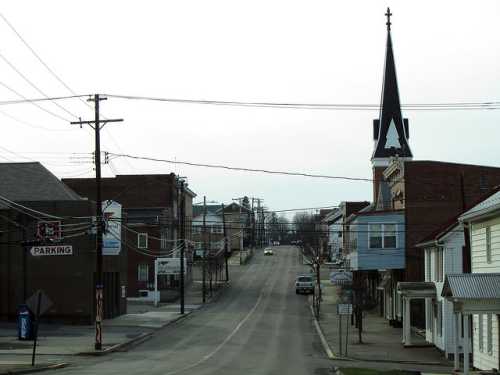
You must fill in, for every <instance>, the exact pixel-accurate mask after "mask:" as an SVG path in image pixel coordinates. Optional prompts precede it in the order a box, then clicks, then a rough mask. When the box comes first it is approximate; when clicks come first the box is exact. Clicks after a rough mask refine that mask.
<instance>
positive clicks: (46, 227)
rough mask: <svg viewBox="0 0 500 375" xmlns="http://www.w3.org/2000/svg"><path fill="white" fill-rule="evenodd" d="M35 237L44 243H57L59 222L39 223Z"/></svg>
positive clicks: (59, 237)
mask: <svg viewBox="0 0 500 375" xmlns="http://www.w3.org/2000/svg"><path fill="white" fill-rule="evenodd" d="M36 237H37V238H38V239H39V240H44V241H47V240H51V241H59V240H60V239H61V222H60V221H39V222H38V223H37V227H36Z"/></svg>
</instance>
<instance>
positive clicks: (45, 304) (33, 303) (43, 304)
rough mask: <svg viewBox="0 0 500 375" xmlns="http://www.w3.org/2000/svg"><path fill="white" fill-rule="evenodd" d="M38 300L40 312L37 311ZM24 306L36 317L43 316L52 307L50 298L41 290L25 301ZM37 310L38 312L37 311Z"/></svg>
mask: <svg viewBox="0 0 500 375" xmlns="http://www.w3.org/2000/svg"><path fill="white" fill-rule="evenodd" d="M39 298H40V310H38V299H39ZM26 305H27V306H28V307H29V309H30V310H31V312H32V313H33V314H35V316H36V314H37V313H38V316H40V315H43V314H45V313H46V312H47V311H48V310H49V309H50V308H51V307H52V305H53V303H52V301H51V300H50V298H49V297H48V296H47V294H45V292H44V291H43V290H37V291H36V292H35V294H33V295H32V296H31V297H30V298H28V299H27V300H26ZM37 310H38V311H37Z"/></svg>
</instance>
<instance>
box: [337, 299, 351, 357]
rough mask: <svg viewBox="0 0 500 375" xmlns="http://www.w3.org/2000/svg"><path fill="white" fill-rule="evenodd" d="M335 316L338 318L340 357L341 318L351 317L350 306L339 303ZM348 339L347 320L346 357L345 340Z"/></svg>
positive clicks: (340, 348)
mask: <svg viewBox="0 0 500 375" xmlns="http://www.w3.org/2000/svg"><path fill="white" fill-rule="evenodd" d="M337 315H338V318H339V354H340V355H342V316H344V315H352V304H350V303H339V304H338V305H337ZM348 339H349V319H348V320H347V332H346V343H345V355H347V340H348Z"/></svg>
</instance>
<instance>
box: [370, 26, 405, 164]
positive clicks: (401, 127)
mask: <svg viewBox="0 0 500 375" xmlns="http://www.w3.org/2000/svg"><path fill="white" fill-rule="evenodd" d="M373 125H374V129H373V135H374V140H375V142H376V145H375V150H374V151H373V155H372V159H375V158H389V157H391V156H396V155H398V156H399V157H402V158H411V157H412V156H413V155H412V153H411V150H410V146H409V144H408V136H409V134H408V123H407V121H403V116H402V114H401V105H400V102H399V90H398V80H397V77H396V66H395V63H394V53H393V51H392V39H391V31H390V29H387V46H386V54H385V66H384V82H383V85H382V102H381V104H380V117H379V120H375V121H374V124H373Z"/></svg>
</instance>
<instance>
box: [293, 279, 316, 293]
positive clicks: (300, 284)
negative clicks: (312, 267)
mask: <svg viewBox="0 0 500 375" xmlns="http://www.w3.org/2000/svg"><path fill="white" fill-rule="evenodd" d="M299 293H314V278H313V275H299V276H297V279H296V280H295V294H299Z"/></svg>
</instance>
